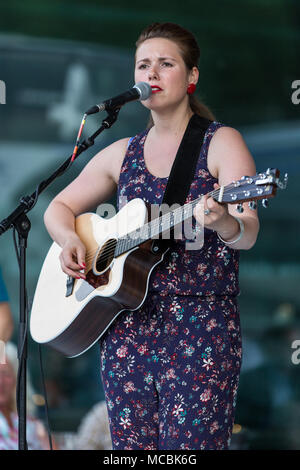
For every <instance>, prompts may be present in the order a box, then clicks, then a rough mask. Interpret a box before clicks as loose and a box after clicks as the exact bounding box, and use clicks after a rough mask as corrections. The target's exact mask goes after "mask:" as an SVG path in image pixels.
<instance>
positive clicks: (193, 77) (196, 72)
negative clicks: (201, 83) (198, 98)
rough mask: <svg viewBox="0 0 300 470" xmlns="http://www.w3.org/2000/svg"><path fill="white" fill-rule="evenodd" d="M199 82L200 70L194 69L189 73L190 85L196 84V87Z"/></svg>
mask: <svg viewBox="0 0 300 470" xmlns="http://www.w3.org/2000/svg"><path fill="white" fill-rule="evenodd" d="M198 80H199V69H198V67H193V68H192V70H191V71H190V73H189V83H194V84H195V85H196V84H197V83H198Z"/></svg>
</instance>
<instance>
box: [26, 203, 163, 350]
mask: <svg viewBox="0 0 300 470" xmlns="http://www.w3.org/2000/svg"><path fill="white" fill-rule="evenodd" d="M146 222H148V209H147V206H146V205H145V203H144V202H143V201H142V199H133V200H132V201H130V202H129V203H128V204H127V205H126V206H124V207H123V208H122V209H121V210H120V211H119V212H118V214H116V215H115V216H114V217H112V218H110V219H103V218H101V217H100V216H98V215H97V214H93V213H88V214H83V215H80V216H79V217H77V218H76V232H77V234H78V235H79V237H80V238H81V240H82V241H83V243H84V244H85V246H86V249H87V256H86V269H85V274H86V280H83V279H78V280H77V279H75V280H72V284H73V286H72V287H71V289H70V287H69V292H68V295H67V290H68V289H67V280H68V279H70V278H68V276H67V275H66V274H65V273H64V272H63V271H62V270H61V266H60V261H59V255H60V252H61V248H60V247H59V246H58V245H57V244H56V243H53V244H52V246H51V248H50V250H49V252H48V254H47V256H46V258H45V261H44V264H43V267H42V270H41V273H40V276H39V279H38V283H37V287H36V291H35V295H34V300H33V306H32V311H31V318H30V333H31V336H32V338H33V339H34V340H35V341H36V342H38V343H43V344H48V345H49V346H51V347H53V348H54V349H56V350H58V351H60V352H61V353H63V354H64V355H66V356H68V357H75V356H78V355H80V354H82V353H83V352H85V351H86V350H87V349H89V348H90V347H91V346H92V345H93V344H94V343H95V342H96V341H97V340H99V339H100V337H101V336H102V335H103V334H104V332H105V331H106V330H107V328H108V327H109V326H110V325H111V323H112V322H113V321H114V320H115V319H116V317H117V316H118V315H119V313H120V312H122V311H124V310H131V311H132V310H136V309H138V308H139V307H140V306H141V305H142V303H143V302H144V300H145V298H146V295H147V289H148V281H149V277H150V275H151V272H152V270H153V268H154V267H155V266H156V265H157V264H158V263H160V262H161V261H162V259H163V257H164V253H165V252H166V251H167V250H164V251H163V252H162V251H160V253H159V254H154V253H152V251H151V248H152V240H148V241H146V242H144V243H142V244H141V245H140V246H138V247H135V248H133V249H132V250H130V251H128V252H126V253H124V254H121V255H120V256H118V257H117V258H113V257H111V258H110V257H109V256H107V255H106V256H103V259H104V261H105V262H103V261H101V255H103V253H104V251H103V247H105V246H106V247H110V246H111V245H112V241H113V240H115V239H117V238H119V237H122V236H124V235H126V234H127V233H130V232H131V231H133V230H136V229H138V228H139V227H141V226H143V224H145V223H146ZM107 253H108V254H110V253H111V254H112V253H113V250H106V254H107ZM105 263H106V264H105Z"/></svg>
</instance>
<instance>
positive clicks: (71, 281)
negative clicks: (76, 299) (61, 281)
mask: <svg viewBox="0 0 300 470" xmlns="http://www.w3.org/2000/svg"><path fill="white" fill-rule="evenodd" d="M74 284H75V279H74V277H72V276H68V278H67V282H66V287H67V290H66V297H70V295H72V294H73V289H74Z"/></svg>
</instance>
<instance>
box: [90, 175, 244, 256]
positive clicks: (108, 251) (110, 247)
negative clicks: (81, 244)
mask: <svg viewBox="0 0 300 470" xmlns="http://www.w3.org/2000/svg"><path fill="white" fill-rule="evenodd" d="M242 184H245V182H243V183H242ZM232 186H233V187H235V183H234V182H233V183H231V184H230V185H228V186H226V188H225V189H224V193H223V194H227V193H228V192H229V191H230V190H231V189H232ZM219 192H220V189H219V188H218V189H216V190H213V191H211V192H210V193H208V195H209V196H214V195H218V194H219ZM202 197H203V195H201V196H200V197H199V198H197V199H194V200H193V201H192V202H190V203H186V204H184V205H183V206H180V207H179V208H177V209H175V210H174V211H173V213H174V214H175V213H176V212H182V209H183V208H184V207H185V206H190V205H196V204H197V203H198V202H199V201H200V200H201V199H202ZM162 217H163V216H160V217H158V218H157V219H154V220H152V221H150V222H148V223H147V224H144V227H145V226H147V225H148V226H149V225H150V224H151V223H152V224H153V223H154V224H156V225H157V226H159V223H160V222H161V220H162ZM154 226H155V225H154ZM137 230H138V228H137V229H136V230H133V231H132V232H130V233H134V232H136V231H137ZM130 233H129V234H127V235H126V238H125V240H126V239H128V237H129V235H130ZM121 238H122V237H121ZM121 238H120V239H119V240H121ZM149 238H151V237H149ZM116 243H118V241H116V240H115V239H114V240H112V241H111V242H108V243H107V245H106V247H105V255H104V256H102V257H101V260H102V261H106V260H107V259H109V258H110V257H112V256H113V254H114V252H115V247H116ZM97 251H98V250H96V251H93V252H87V255H86V260H87V262H89V261H91V259H92V258H93V257H94V256H95V254H96V253H97ZM125 251H127V250H125Z"/></svg>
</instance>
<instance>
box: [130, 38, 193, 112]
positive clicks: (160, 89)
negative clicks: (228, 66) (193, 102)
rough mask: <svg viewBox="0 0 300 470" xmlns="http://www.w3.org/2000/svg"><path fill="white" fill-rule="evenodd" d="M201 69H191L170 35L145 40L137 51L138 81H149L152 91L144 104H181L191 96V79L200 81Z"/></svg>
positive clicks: (159, 106) (155, 107)
mask: <svg viewBox="0 0 300 470" xmlns="http://www.w3.org/2000/svg"><path fill="white" fill-rule="evenodd" d="M197 80H198V69H197V68H196V67H194V68H193V69H192V70H191V71H189V70H188V69H187V67H186V65H185V63H184V61H183V58H182V56H181V53H180V50H179V48H178V46H177V44H176V43H175V42H173V41H170V40H169V39H164V38H153V39H147V40H146V41H144V42H143V43H142V44H141V45H140V46H139V47H138V49H137V51H136V63H135V82H136V83H138V82H147V83H149V84H150V85H151V87H152V95H151V96H150V98H148V99H147V100H145V101H143V104H144V105H145V106H146V107H147V108H149V109H151V110H154V111H155V110H163V109H164V108H169V107H174V106H178V104H180V103H181V102H182V101H184V100H187V102H188V95H187V87H188V85H189V83H197Z"/></svg>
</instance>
